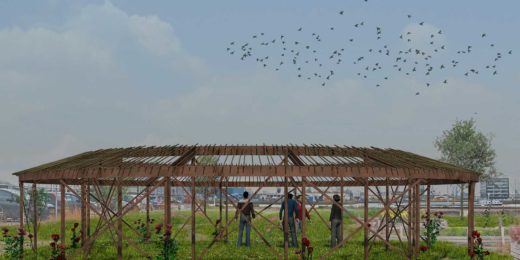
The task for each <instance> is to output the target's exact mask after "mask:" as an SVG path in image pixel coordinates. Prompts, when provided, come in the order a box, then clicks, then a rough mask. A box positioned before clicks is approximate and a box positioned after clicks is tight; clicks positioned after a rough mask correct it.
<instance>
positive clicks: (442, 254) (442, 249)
mask: <svg viewBox="0 0 520 260" xmlns="http://www.w3.org/2000/svg"><path fill="white" fill-rule="evenodd" d="M317 210H318V212H319V213H320V214H321V215H322V216H324V217H328V214H329V212H330V209H317ZM351 211H352V213H353V214H354V215H356V216H363V209H352V210H351ZM277 213H278V212H271V211H265V212H264V213H262V214H263V215H264V216H265V217H266V218H267V219H263V218H257V219H256V220H255V222H254V223H253V225H254V226H255V228H257V229H258V230H259V231H261V232H262V234H263V235H264V236H265V238H266V239H267V240H268V241H269V242H270V243H271V245H272V246H273V250H274V251H276V252H277V253H278V254H279V255H282V257H283V233H282V232H281V231H280V230H279V229H278V228H277V227H274V226H272V224H271V223H269V221H268V220H269V219H271V218H273V217H274V218H275V219H276V217H277ZM375 213H377V210H373V209H370V210H369V216H375ZM506 215H507V214H506ZM190 216H191V213H190V212H189V211H180V212H177V211H175V212H174V214H173V218H172V222H171V223H172V226H173V228H172V229H173V230H174V231H175V232H178V235H177V237H176V243H177V246H178V247H177V248H178V251H177V254H176V259H189V258H190V256H191V239H190V237H191V229H190V227H189V224H188V225H186V226H185V227H184V229H181V227H182V226H183V224H184V223H186V221H187V220H188V219H189V218H190ZM493 216H495V214H493ZM150 217H151V219H155V220H157V219H161V218H162V217H163V212H162V211H152V212H150ZM208 217H209V218H211V219H212V220H216V219H218V218H219V212H218V210H216V208H215V207H209V208H208ZM447 217H452V216H446V214H445V216H444V218H445V219H446V218H447ZM139 218H140V219H144V213H139V212H129V213H128V214H127V215H125V216H124V217H123V219H124V221H126V222H127V223H134V221H136V220H137V219H139ZM195 218H196V221H195V222H196V232H197V233H196V238H197V242H196V244H195V247H196V250H197V252H198V255H197V256H200V253H201V252H203V251H204V250H205V249H206V248H207V247H208V245H209V244H210V242H211V241H212V240H213V238H214V237H213V236H211V234H212V232H213V231H214V230H215V227H214V224H215V223H214V222H213V223H211V222H209V221H208V219H207V218H206V217H205V216H204V215H202V214H197V215H196V217H195ZM311 219H315V220H313V221H311V222H308V224H307V225H306V227H305V233H306V236H307V237H308V238H309V239H310V240H311V241H312V246H313V254H314V256H316V257H317V258H319V257H318V256H322V255H323V254H325V252H326V251H328V250H330V231H328V228H327V226H326V225H325V224H324V223H322V222H321V221H320V220H319V217H318V216H317V213H316V212H314V211H313V212H311ZM506 219H507V218H506ZM512 219H513V218H512ZM98 220H99V218H97V217H92V218H91V225H92V226H95V225H96V224H97V222H98ZM456 220H457V221H458V222H461V223H462V221H459V219H458V218H456ZM481 221H482V220H481ZM493 221H495V217H493ZM74 222H76V220H74V219H67V220H66V226H67V227H71V226H72V225H73V224H74ZM155 222H157V221H155ZM188 223H189V222H188ZM456 223H457V222H456ZM449 224H450V226H451V223H449ZM477 224H478V222H477ZM344 226H345V232H346V234H349V233H350V232H352V231H354V230H356V229H357V228H358V227H359V224H357V222H354V220H352V218H349V217H348V216H345V218H344ZM461 226H464V227H466V226H467V223H466V222H464V225H461ZM163 228H164V227H163ZM10 229H11V227H10ZM59 229H60V223H59V222H45V223H42V224H41V226H40V228H39V230H38V236H39V238H40V239H38V241H41V242H45V238H48V237H50V235H51V234H52V233H55V231H56V230H59ZM460 229H462V228H460ZM237 230H238V225H236V222H235V223H232V224H231V225H230V226H229V228H228V231H229V239H228V240H227V241H229V242H228V243H225V242H224V241H225V240H224V239H223V240H222V241H217V242H216V243H214V244H213V246H212V247H211V250H209V251H208V252H207V254H206V255H205V256H204V257H203V258H204V259H236V260H246V259H274V258H276V255H274V253H273V250H271V249H270V248H269V247H268V246H267V245H266V244H264V242H263V241H262V239H261V238H260V237H259V236H258V235H255V233H252V235H251V247H240V248H237V247H236V246H235V243H233V242H231V241H236V239H237ZM445 230H446V229H443V231H445ZM479 231H481V230H480V229H479ZM484 231H485V230H482V233H483V232H484ZM175 232H174V233H175ZM151 233H152V240H151V241H153V243H138V241H139V234H136V233H135V232H133V231H132V227H129V226H126V225H123V234H125V236H126V237H127V238H128V239H130V240H132V242H133V243H132V244H134V245H136V246H137V247H138V248H135V247H134V246H133V245H132V244H131V243H128V244H126V243H125V242H123V243H124V244H123V246H124V248H123V259H146V257H145V256H144V255H148V256H153V259H155V257H156V256H157V255H159V254H161V251H162V249H163V244H158V243H156V242H157V241H158V239H159V238H160V236H159V237H158V235H156V234H155V232H154V225H151ZM441 234H442V231H441ZM70 235H71V229H70V228H68V229H67V230H66V237H67V238H68V239H67V241H70V240H69V238H70ZM462 236H464V237H466V233H464V234H462ZM172 237H173V235H172ZM26 238H27V236H26ZM47 240H48V239H47ZM48 242H50V241H48ZM48 242H46V243H48ZM390 243H391V244H392V245H393V246H395V247H397V248H401V249H402V250H406V248H407V243H406V242H405V243H404V244H401V243H399V242H398V241H396V240H391V241H390ZM1 244H2V245H0V247H1V246H3V243H1ZM50 253H51V248H50V247H48V246H41V247H39V248H38V252H37V255H36V253H35V252H33V251H32V250H31V248H30V247H28V246H27V243H26V246H25V259H49V256H50ZM66 254H67V257H69V258H71V256H73V255H74V256H75V257H74V259H83V258H82V249H81V248H77V249H74V248H71V247H69V246H68V245H67V251H66ZM370 254H371V255H370V258H371V259H384V260H394V259H395V260H400V259H403V255H402V254H401V251H399V250H392V249H390V250H385V245H384V243H383V242H381V241H374V244H373V246H372V248H371V250H370ZM0 259H9V258H5V257H4V258H2V257H0ZM90 259H117V249H116V247H115V244H114V242H113V236H112V234H111V233H110V232H109V230H107V231H106V232H103V233H100V234H99V236H97V237H96V240H95V243H94V244H93V247H92V250H91V254H90ZM290 259H296V255H294V254H293V255H291V257H290ZM327 259H330V260H336V259H338V260H339V259H363V232H358V233H356V234H355V235H354V236H352V238H351V239H350V240H349V242H348V243H346V244H345V246H344V247H342V248H340V249H339V250H337V251H336V252H335V253H334V254H332V255H330V256H329V257H328V258H327ZM418 259H421V260H427V259H468V250H467V247H466V246H458V245H455V244H453V243H449V242H445V241H437V243H436V244H435V247H434V248H432V249H429V250H428V251H426V252H422V253H421V254H420V255H419V256H418ZM488 259H489V260H503V259H506V260H507V259H512V258H511V256H508V255H504V254H500V253H493V254H491V255H489V256H488V257H486V260H488Z"/></svg>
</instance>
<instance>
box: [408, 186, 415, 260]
mask: <svg viewBox="0 0 520 260" xmlns="http://www.w3.org/2000/svg"><path fill="white" fill-rule="evenodd" d="M410 185H411V184H410ZM412 190H413V187H410V189H408V230H407V232H406V233H407V236H408V254H409V256H410V258H411V257H412V256H413V254H414V252H413V244H412V243H413V241H412V240H413V239H412V223H413V202H412V200H413V195H412Z"/></svg>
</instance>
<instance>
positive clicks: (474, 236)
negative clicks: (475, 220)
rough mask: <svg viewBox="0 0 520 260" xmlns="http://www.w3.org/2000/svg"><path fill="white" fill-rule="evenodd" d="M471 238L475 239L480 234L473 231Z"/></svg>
mask: <svg viewBox="0 0 520 260" xmlns="http://www.w3.org/2000/svg"><path fill="white" fill-rule="evenodd" d="M471 236H472V237H473V238H477V237H480V233H479V232H478V231H477V230H475V231H473V233H471Z"/></svg>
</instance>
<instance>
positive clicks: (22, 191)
mask: <svg viewBox="0 0 520 260" xmlns="http://www.w3.org/2000/svg"><path fill="white" fill-rule="evenodd" d="M18 186H19V187H20V228H24V227H23V224H24V223H23V214H24V207H25V194H24V193H25V192H24V191H25V189H24V187H23V182H22V181H19V182H18ZM22 247H23V245H22Z"/></svg>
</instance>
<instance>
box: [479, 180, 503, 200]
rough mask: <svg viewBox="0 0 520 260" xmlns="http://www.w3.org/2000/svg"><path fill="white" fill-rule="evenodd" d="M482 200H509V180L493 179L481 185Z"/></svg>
mask: <svg viewBox="0 0 520 260" xmlns="http://www.w3.org/2000/svg"><path fill="white" fill-rule="evenodd" d="M480 198H481V199H490V200H494V199H499V200H504V199H508V198H509V178H491V179H489V180H487V181H483V182H481V183H480Z"/></svg>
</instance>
